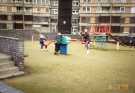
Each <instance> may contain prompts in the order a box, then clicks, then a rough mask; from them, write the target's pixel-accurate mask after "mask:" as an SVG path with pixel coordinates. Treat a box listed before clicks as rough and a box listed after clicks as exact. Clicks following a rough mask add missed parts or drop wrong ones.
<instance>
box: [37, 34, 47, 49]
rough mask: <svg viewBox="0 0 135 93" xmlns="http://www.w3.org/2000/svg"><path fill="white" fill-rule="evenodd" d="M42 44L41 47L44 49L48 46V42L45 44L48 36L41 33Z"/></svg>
mask: <svg viewBox="0 0 135 93" xmlns="http://www.w3.org/2000/svg"><path fill="white" fill-rule="evenodd" d="M39 41H40V45H41V49H43V47H45V48H47V44H45V42H46V38H45V36H44V35H43V34H40V40H39Z"/></svg>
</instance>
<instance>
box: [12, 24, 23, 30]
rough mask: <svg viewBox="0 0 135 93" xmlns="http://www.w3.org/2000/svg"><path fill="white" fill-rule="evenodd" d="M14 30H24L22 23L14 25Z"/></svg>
mask: <svg viewBox="0 0 135 93" xmlns="http://www.w3.org/2000/svg"><path fill="white" fill-rule="evenodd" d="M14 29H23V24H22V23H14Z"/></svg>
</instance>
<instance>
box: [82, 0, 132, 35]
mask: <svg viewBox="0 0 135 93" xmlns="http://www.w3.org/2000/svg"><path fill="white" fill-rule="evenodd" d="M134 15H135V0H80V31H85V30H87V31H90V30H91V28H92V27H100V25H108V26H110V28H111V32H112V33H130V32H132V33H135V17H134Z"/></svg>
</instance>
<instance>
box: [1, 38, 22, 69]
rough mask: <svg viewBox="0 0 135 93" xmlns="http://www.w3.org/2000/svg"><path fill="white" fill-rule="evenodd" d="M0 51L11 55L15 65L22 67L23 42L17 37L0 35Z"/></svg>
mask: <svg viewBox="0 0 135 93" xmlns="http://www.w3.org/2000/svg"><path fill="white" fill-rule="evenodd" d="M0 52H1V53H5V54H8V55H11V58H12V60H13V61H14V62H15V65H16V66H18V67H20V69H22V67H23V63H24V42H23V40H20V39H19V38H13V37H5V36H0Z"/></svg>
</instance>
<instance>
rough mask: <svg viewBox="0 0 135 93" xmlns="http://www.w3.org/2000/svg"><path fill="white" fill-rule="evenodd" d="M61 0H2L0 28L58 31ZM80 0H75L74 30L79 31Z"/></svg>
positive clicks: (0, 4)
mask: <svg viewBox="0 0 135 93" xmlns="http://www.w3.org/2000/svg"><path fill="white" fill-rule="evenodd" d="M58 1H59V0H0V30H36V31H41V32H57V30H58ZM78 15H79V0H73V17H72V18H73V19H72V22H73V25H72V31H74V32H76V31H77V32H78V31H79V16H78Z"/></svg>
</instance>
